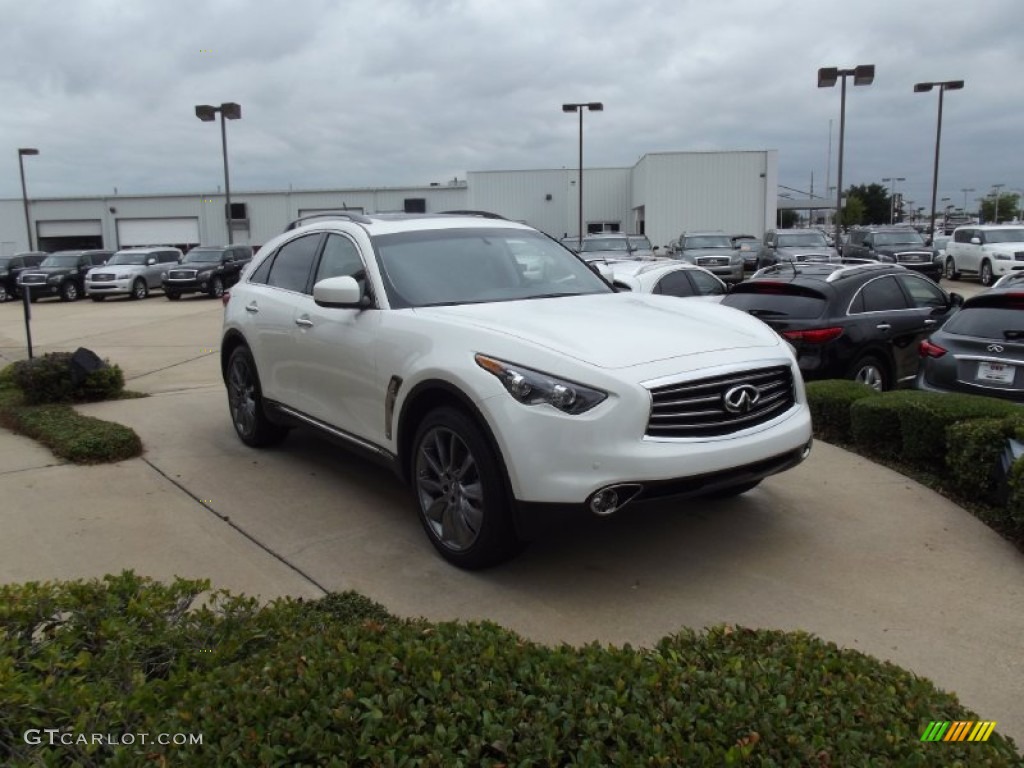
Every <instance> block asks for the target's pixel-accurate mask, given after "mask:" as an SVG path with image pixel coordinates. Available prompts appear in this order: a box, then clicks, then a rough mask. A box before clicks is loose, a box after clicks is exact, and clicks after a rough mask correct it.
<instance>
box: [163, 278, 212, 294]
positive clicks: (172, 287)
mask: <svg viewBox="0 0 1024 768" xmlns="http://www.w3.org/2000/svg"><path fill="white" fill-rule="evenodd" d="M161 285H163V289H164V293H177V294H183V293H209V292H210V281H209V278H205V277H204V278H202V279H200V278H198V277H190V278H184V279H175V280H171V279H165V280H163V282H162V283H161Z"/></svg>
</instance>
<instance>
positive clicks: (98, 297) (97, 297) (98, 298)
mask: <svg viewBox="0 0 1024 768" xmlns="http://www.w3.org/2000/svg"><path fill="white" fill-rule="evenodd" d="M89 298H90V299H92V300H93V301H103V300H104V299H105V298H107V297H106V296H103V295H97V294H95V293H93V294H90V296H89Z"/></svg>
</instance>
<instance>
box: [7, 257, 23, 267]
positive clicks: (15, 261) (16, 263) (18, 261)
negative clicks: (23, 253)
mask: <svg viewBox="0 0 1024 768" xmlns="http://www.w3.org/2000/svg"><path fill="white" fill-rule="evenodd" d="M24 266H25V260H24V259H11V266H10V268H11V269H18V268H20V267H24Z"/></svg>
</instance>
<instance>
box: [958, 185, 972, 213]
mask: <svg viewBox="0 0 1024 768" xmlns="http://www.w3.org/2000/svg"><path fill="white" fill-rule="evenodd" d="M960 191H961V192H963V193H964V216H966V215H967V193H968V192H973V191H974V187H964V188H963V189H961V190H960Z"/></svg>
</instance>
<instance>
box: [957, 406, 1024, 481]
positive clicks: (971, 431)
mask: <svg viewBox="0 0 1024 768" xmlns="http://www.w3.org/2000/svg"><path fill="white" fill-rule="evenodd" d="M1021 418H1022V417H1020V416H1018V417H1011V418H1009V419H992V418H989V419H972V420H970V421H961V422H957V423H954V424H951V425H950V426H949V427H947V428H946V439H945V444H946V446H947V449H946V467H947V468H948V469H949V475H948V479H949V484H950V486H951V487H952V488H953V490H955V491H956V492H957V493H960V494H962V495H963V496H964V497H965V498H968V499H990V498H991V497H992V494H993V492H994V491H995V490H996V485H995V484H996V480H997V471H996V470H997V467H998V466H999V457H1000V456H1001V455H1002V453H1003V450H1004V449H1005V448H1006V441H1007V439H1008V438H1009V437H1011V436H1013V435H1014V434H1015V432H1016V429H1017V428H1019V427H1020V425H1021Z"/></svg>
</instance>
